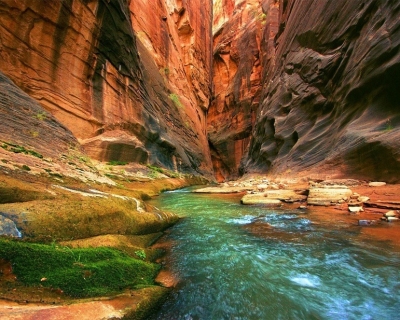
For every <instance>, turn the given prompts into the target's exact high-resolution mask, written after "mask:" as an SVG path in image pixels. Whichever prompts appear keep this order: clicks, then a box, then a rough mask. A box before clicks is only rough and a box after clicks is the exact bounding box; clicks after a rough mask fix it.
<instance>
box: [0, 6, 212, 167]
mask: <svg viewBox="0 0 400 320" xmlns="http://www.w3.org/2000/svg"><path fill="white" fill-rule="evenodd" d="M161 3H164V1H163V2H157V5H154V3H149V4H148V3H147V1H146V2H142V1H136V0H135V1H129V0H113V1H106V0H93V1H87V0H65V1H42V0H39V1H28V0H0V71H2V72H4V73H5V74H6V75H7V76H8V77H9V78H11V79H12V80H13V81H14V82H15V83H16V85H17V86H19V87H20V88H21V89H22V90H24V91H25V92H26V93H28V94H29V95H30V96H31V97H33V98H34V99H36V100H37V101H38V102H39V103H40V104H41V105H42V106H43V107H44V108H45V109H46V110H47V111H49V112H51V113H52V114H53V115H54V116H55V117H56V118H57V119H58V120H59V121H60V122H61V123H62V124H64V125H65V126H66V127H67V128H68V129H70V130H71V131H72V133H73V134H74V136H75V137H77V138H78V140H79V141H80V143H81V144H82V145H83V146H84V148H85V150H86V151H87V152H88V154H89V155H91V156H93V157H94V158H97V159H100V160H121V161H137V162H151V163H153V164H159V165H162V166H166V167H169V168H171V169H172V168H174V167H175V168H176V167H178V169H180V170H182V171H186V172H198V173H201V174H205V175H209V174H210V173H211V171H212V168H211V162H210V156H209V151H208V146H207V138H206V135H205V130H206V128H205V111H206V109H207V106H208V100H209V97H210V73H209V68H208V67H207V66H208V65H209V64H210V61H211V56H210V49H209V48H210V47H211V37H210V35H209V33H208V31H207V30H210V26H211V18H210V16H211V4H210V2H205V3H203V2H202V3H201V6H200V1H191V2H189V1H188V2H186V1H176V4H171V3H172V2H171V1H165V3H168V5H167V4H165V5H164V4H161ZM199 12H200V13H201V14H202V16H200V14H199ZM144 17H147V20H143V18H144ZM143 21H144V26H143V25H141V23H143ZM152 41H153V42H152ZM207 43H208V44H209V45H208V44H207ZM151 47H153V48H156V49H155V51H152V50H151Z"/></svg>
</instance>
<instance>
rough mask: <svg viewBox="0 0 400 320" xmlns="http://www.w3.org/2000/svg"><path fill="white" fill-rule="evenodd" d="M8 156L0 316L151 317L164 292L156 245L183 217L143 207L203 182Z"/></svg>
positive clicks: (1, 222)
mask: <svg viewBox="0 0 400 320" xmlns="http://www.w3.org/2000/svg"><path fill="white" fill-rule="evenodd" d="M7 149H8V148H2V149H0V159H1V160H2V161H1V163H0V218H1V219H0V232H1V233H2V236H1V239H0V298H1V299H0V302H1V305H0V318H1V317H4V318H7V319H34V318H35V319H36V318H40V319H79V320H82V319H102V318H104V317H107V318H109V317H113V318H115V319H119V318H123V317H133V318H135V319H141V318H145V317H146V315H147V314H148V313H149V312H150V311H151V310H152V309H153V308H155V307H156V306H158V305H159V304H160V303H161V302H162V301H163V300H164V299H165V297H166V295H167V294H168V288H166V287H164V286H162V285H161V286H160V285H159V284H158V283H157V282H156V281H155V280H154V279H155V278H156V276H157V274H158V272H159V270H160V265H158V264H156V263H155V261H156V260H157V259H158V258H159V257H160V256H162V255H163V250H162V249H160V248H156V247H153V244H154V243H155V242H156V241H157V240H158V239H159V238H160V237H161V236H162V234H163V232H164V230H165V229H167V228H168V227H170V226H171V225H173V224H174V223H176V222H177V221H178V219H179V217H178V216H176V215H175V214H173V213H168V212H162V211H160V210H159V209H157V208H155V207H153V206H151V205H149V204H147V203H146V202H145V200H148V199H150V198H151V197H153V196H156V195H157V194H159V193H160V192H162V191H165V190H173V189H178V188H182V187H185V186H190V185H193V184H204V183H205V182H206V181H205V179H203V178H200V177H195V176H193V175H183V174H178V173H175V172H171V171H168V170H165V169H161V168H158V167H154V166H142V165H137V164H127V163H109V164H104V163H94V162H92V161H90V162H89V160H87V159H85V160H86V161H85V162H83V161H76V162H77V163H78V165H77V166H75V164H74V166H72V165H71V163H72V160H71V159H66V161H65V162H62V161H61V162H53V161H50V160H48V161H44V160H43V159H41V158H37V157H34V156H32V155H30V154H24V153H22V154H21V153H15V152H12V151H11V152H10V150H7ZM88 167H90V168H88ZM55 168H56V169H55Z"/></svg>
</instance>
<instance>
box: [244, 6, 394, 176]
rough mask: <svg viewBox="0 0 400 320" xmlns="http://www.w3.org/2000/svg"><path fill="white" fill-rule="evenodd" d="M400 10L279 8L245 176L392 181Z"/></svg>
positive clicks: (376, 8)
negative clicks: (310, 175)
mask: <svg viewBox="0 0 400 320" xmlns="http://www.w3.org/2000/svg"><path fill="white" fill-rule="evenodd" d="M399 14H400V2H398V1H390V0H384V1H374V0H365V1H347V0H338V1H319V0H301V1H300V0H281V1H280V18H279V19H280V25H279V34H278V35H277V36H276V38H275V51H276V53H275V55H274V56H273V59H272V60H271V62H270V63H268V64H267V65H266V67H265V69H263V71H262V72H263V76H264V77H265V83H264V85H263V89H262V94H261V97H260V107H259V109H258V113H257V117H256V123H255V127H254V130H253V133H252V142H251V146H250V149H249V154H248V157H247V158H246V159H244V161H243V163H242V165H243V170H244V171H247V172H251V171H264V172H265V171H268V172H271V173H279V174H282V173H285V172H286V173H290V172H291V173H294V172H304V171H308V172H310V171H313V172H314V173H316V174H317V176H318V175H319V176H320V178H326V177H329V176H333V177H334V176H344V175H346V176H352V177H357V178H366V179H384V180H387V181H398V180H399V178H398V174H399V173H400V139H399V137H400V129H399V124H400V111H399V110H400V109H399V101H400V93H399V88H400V50H399V49H400V27H399V26H400V21H399Z"/></svg>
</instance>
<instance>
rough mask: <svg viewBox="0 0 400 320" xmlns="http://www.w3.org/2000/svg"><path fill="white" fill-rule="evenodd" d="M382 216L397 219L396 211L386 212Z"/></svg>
mask: <svg viewBox="0 0 400 320" xmlns="http://www.w3.org/2000/svg"><path fill="white" fill-rule="evenodd" d="M384 216H385V217H397V216H398V214H397V212H396V211H394V210H390V211H388V212H386V213H385V214H384Z"/></svg>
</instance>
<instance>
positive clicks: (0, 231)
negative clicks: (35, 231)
mask: <svg viewBox="0 0 400 320" xmlns="http://www.w3.org/2000/svg"><path fill="white" fill-rule="evenodd" d="M0 235H2V236H11V237H16V238H21V237H22V234H21V232H20V231H19V230H18V229H17V226H16V225H15V223H14V221H12V220H11V219H8V218H6V217H4V216H2V215H0Z"/></svg>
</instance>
